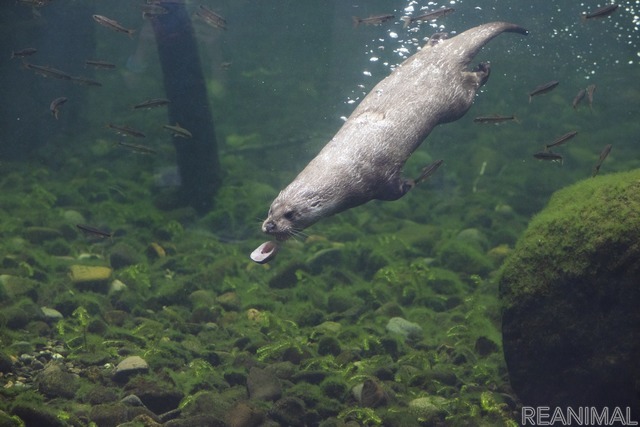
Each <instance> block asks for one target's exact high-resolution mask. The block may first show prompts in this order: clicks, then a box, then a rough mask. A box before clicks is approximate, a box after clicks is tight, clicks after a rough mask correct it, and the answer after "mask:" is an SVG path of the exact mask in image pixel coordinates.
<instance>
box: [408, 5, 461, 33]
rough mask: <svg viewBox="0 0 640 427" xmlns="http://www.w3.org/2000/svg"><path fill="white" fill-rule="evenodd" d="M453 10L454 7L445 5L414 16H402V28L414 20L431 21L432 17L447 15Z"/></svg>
mask: <svg viewBox="0 0 640 427" xmlns="http://www.w3.org/2000/svg"><path fill="white" fill-rule="evenodd" d="M452 12H455V9H454V8H452V7H445V8H443V9H438V10H433V11H431V12H427V13H425V14H422V15H419V16H416V17H414V18H412V17H410V16H403V17H402V18H400V19H402V20H403V21H404V25H403V28H407V27H408V26H409V25H411V24H413V23H414V22H416V21H433V20H434V19H438V18H440V17H441V16H447V15H449V14H450V13H452Z"/></svg>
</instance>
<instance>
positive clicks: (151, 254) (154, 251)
mask: <svg viewBox="0 0 640 427" xmlns="http://www.w3.org/2000/svg"><path fill="white" fill-rule="evenodd" d="M166 256H167V251H165V250H164V248H163V247H162V246H160V244H159V243H156V242H151V243H149V246H147V257H148V258H149V259H151V260H155V259H159V258H164V257H166Z"/></svg>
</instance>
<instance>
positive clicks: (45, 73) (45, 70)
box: [23, 62, 71, 80]
mask: <svg viewBox="0 0 640 427" xmlns="http://www.w3.org/2000/svg"><path fill="white" fill-rule="evenodd" d="M23 66H24V67H25V68H27V69H29V70H32V71H33V72H34V73H36V74H39V75H41V76H42V77H52V78H54V79H60V80H71V75H70V74H67V73H65V72H64V71H60V70H58V69H55V68H51V67H48V66H45V65H35V64H29V63H28V62H24V63H23Z"/></svg>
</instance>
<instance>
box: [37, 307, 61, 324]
mask: <svg viewBox="0 0 640 427" xmlns="http://www.w3.org/2000/svg"><path fill="white" fill-rule="evenodd" d="M40 310H42V314H43V315H44V319H45V320H46V321H47V322H57V321H58V320H62V319H63V318H64V316H63V315H62V313H60V312H59V311H58V310H56V309H55V308H49V307H40Z"/></svg>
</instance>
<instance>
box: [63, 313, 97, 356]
mask: <svg viewBox="0 0 640 427" xmlns="http://www.w3.org/2000/svg"><path fill="white" fill-rule="evenodd" d="M71 316H72V317H73V319H74V320H70V319H62V320H60V321H58V323H57V324H56V331H57V332H58V335H60V336H61V337H62V338H63V340H64V343H65V344H66V345H67V347H69V349H70V350H71V351H72V352H76V351H88V347H89V345H88V340H87V334H88V327H89V320H90V317H89V312H88V311H87V309H86V308H84V307H82V306H79V307H78V308H76V309H75V310H74V311H73V313H71ZM69 333H71V334H75V336H71V337H70V336H69ZM78 341H80V343H79V344H78Z"/></svg>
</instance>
